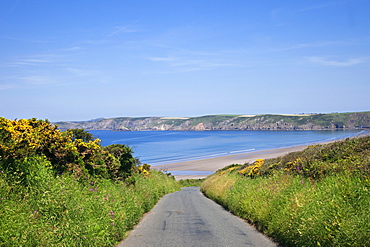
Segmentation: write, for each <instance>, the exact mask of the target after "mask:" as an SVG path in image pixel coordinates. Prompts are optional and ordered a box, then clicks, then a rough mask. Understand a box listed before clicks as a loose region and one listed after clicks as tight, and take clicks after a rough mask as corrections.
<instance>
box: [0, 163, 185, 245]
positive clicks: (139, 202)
mask: <svg viewBox="0 0 370 247" xmlns="http://www.w3.org/2000/svg"><path fill="white" fill-rule="evenodd" d="M26 162H27V165H29V166H31V165H38V167H40V168H41V169H43V171H42V172H39V173H38V176H35V174H34V175H33V176H32V179H30V180H32V181H31V182H32V183H33V184H34V185H33V186H24V185H21V183H20V181H19V180H17V179H16V178H15V177H14V174H7V173H6V172H4V171H0V211H1V213H0V229H1V231H0V246H114V245H115V244H117V243H118V242H119V241H121V240H122V239H123V238H124V237H125V236H126V234H127V232H128V231H129V230H130V229H132V228H133V226H134V225H135V224H137V223H138V221H139V220H140V219H141V217H142V215H143V214H144V213H146V212H148V211H149V210H150V209H151V208H152V207H153V206H154V205H155V204H156V202H157V201H158V200H159V199H160V198H161V197H162V196H163V195H164V194H166V193H170V192H174V191H176V190H178V189H179V185H178V183H177V182H176V181H175V180H174V179H173V178H170V177H168V176H166V175H165V174H163V173H160V172H158V171H154V170H153V171H150V174H149V175H146V176H144V175H142V174H134V175H133V176H132V178H131V179H130V184H126V183H125V182H122V181H112V180H107V179H102V178H94V177H85V178H79V179H76V178H75V177H74V176H72V175H68V174H63V175H58V176H56V177H55V176H54V175H53V173H52V171H51V170H48V169H44V168H43V167H47V166H50V164H46V165H45V163H48V161H46V160H40V159H39V158H38V159H37V160H32V159H29V160H27V161H26ZM42 163H44V164H42ZM36 183H37V186H35V184H36Z"/></svg>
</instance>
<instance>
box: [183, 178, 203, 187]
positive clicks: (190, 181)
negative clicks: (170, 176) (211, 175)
mask: <svg viewBox="0 0 370 247" xmlns="http://www.w3.org/2000/svg"><path fill="white" fill-rule="evenodd" d="M204 180H205V178H200V179H183V180H179V181H178V183H179V184H180V187H192V186H198V187H199V186H200V185H201V184H202V182H203V181H204Z"/></svg>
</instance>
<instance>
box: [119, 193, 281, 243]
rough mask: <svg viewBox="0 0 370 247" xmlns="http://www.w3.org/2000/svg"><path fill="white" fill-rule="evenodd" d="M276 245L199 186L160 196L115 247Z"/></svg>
mask: <svg viewBox="0 0 370 247" xmlns="http://www.w3.org/2000/svg"><path fill="white" fill-rule="evenodd" d="M149 246H150V247H152V246H153V247H157V246H158V247H167V246H168V247H182V246H186V247H188V246H196V247H202V246H212V247H215V246H220V247H221V246H222V247H226V246H230V247H234V246H235V247H237V246H261V247H269V246H277V245H276V244H275V243H273V242H272V241H271V240H269V239H268V238H267V237H265V236H264V235H263V234H261V233H259V232H258V231H256V230H255V229H254V228H253V227H252V226H250V225H249V224H247V223H246V222H244V221H243V220H241V219H240V218H238V217H236V216H234V215H232V214H231V213H229V212H227V211H226V210H225V209H223V208H222V207H221V206H220V205H218V204H216V203H215V202H213V201H212V200H210V199H208V198H206V197H205V196H204V195H203V194H202V193H201V192H200V190H199V187H188V188H183V189H182V191H178V192H175V193H172V194H168V195H166V196H164V197H163V198H162V199H161V200H160V201H159V202H158V204H157V205H156V206H155V207H154V208H153V210H152V211H150V213H148V214H147V215H146V216H145V217H144V218H143V220H142V221H141V222H140V223H139V224H138V225H137V227H136V228H135V229H134V230H133V231H131V232H130V234H129V236H128V237H127V238H126V239H125V240H124V241H123V242H121V243H120V244H119V245H118V247H149Z"/></svg>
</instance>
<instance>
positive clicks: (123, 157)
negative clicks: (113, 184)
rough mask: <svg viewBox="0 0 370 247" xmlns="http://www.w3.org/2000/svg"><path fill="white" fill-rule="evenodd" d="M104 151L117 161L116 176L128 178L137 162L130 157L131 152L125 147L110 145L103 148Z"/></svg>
mask: <svg viewBox="0 0 370 247" xmlns="http://www.w3.org/2000/svg"><path fill="white" fill-rule="evenodd" d="M104 150H105V151H108V152H109V153H110V154H112V155H113V156H114V157H115V158H116V159H117V160H118V161H119V164H120V165H119V167H117V170H116V171H115V172H116V174H117V175H116V176H122V177H128V176H130V175H131V172H132V171H133V169H134V168H135V167H136V164H137V160H136V159H135V158H134V157H133V156H132V154H133V151H132V149H131V148H129V147H128V146H126V145H122V144H112V145H109V146H106V147H104Z"/></svg>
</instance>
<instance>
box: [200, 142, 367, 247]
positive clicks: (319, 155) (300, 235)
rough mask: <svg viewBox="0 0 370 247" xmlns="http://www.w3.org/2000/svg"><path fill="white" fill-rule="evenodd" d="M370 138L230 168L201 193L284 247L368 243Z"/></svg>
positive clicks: (207, 184)
mask: <svg viewBox="0 0 370 247" xmlns="http://www.w3.org/2000/svg"><path fill="white" fill-rule="evenodd" d="M369 147H370V137H364V138H358V139H357V138H356V139H353V140H346V141H342V142H337V143H333V144H328V145H324V146H321V145H318V146H312V147H309V148H308V149H306V150H304V151H302V152H296V153H292V154H289V155H287V156H284V157H280V158H278V159H271V160H257V161H256V162H255V163H253V164H245V165H233V166H229V167H226V168H224V169H222V170H220V171H218V172H217V173H215V174H214V175H212V176H210V177H208V178H207V179H206V180H205V181H204V182H203V184H202V186H201V190H202V192H203V193H204V194H205V195H206V196H208V197H209V198H211V199H213V200H215V201H216V202H218V203H220V204H221V205H223V206H224V207H225V208H227V209H228V210H229V211H231V212H232V213H234V214H236V215H238V216H240V217H242V218H244V219H246V220H248V221H249V222H250V223H252V224H253V225H255V226H256V227H257V229H259V230H260V231H262V232H264V233H265V234H267V235H268V236H270V237H272V238H274V239H275V240H276V241H277V242H278V243H280V244H282V245H284V246H369V239H370V215H369V213H368V212H369V208H370V179H369V175H370V173H369V168H370V158H369V150H370V149H369Z"/></svg>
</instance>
